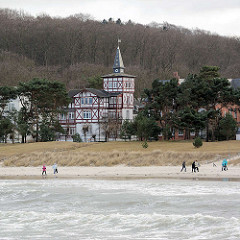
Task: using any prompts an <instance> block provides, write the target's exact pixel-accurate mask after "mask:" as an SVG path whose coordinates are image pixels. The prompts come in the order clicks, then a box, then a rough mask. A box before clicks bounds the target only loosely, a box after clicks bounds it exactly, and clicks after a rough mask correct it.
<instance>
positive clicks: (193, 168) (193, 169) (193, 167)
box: [192, 161, 196, 172]
mask: <svg viewBox="0 0 240 240" xmlns="http://www.w3.org/2000/svg"><path fill="white" fill-rule="evenodd" d="M193 171H194V172H196V169H195V161H193V163H192V172H193Z"/></svg>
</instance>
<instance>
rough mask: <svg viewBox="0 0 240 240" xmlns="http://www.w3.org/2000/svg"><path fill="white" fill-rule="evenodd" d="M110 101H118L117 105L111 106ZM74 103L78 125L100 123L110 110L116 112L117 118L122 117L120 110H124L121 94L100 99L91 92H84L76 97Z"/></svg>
mask: <svg viewBox="0 0 240 240" xmlns="http://www.w3.org/2000/svg"><path fill="white" fill-rule="evenodd" d="M83 93H84V94H83ZM89 98H91V100H89ZM86 99H87V100H86ZM110 99H116V103H115V104H110V102H109V101H110ZM113 101H114V100H113ZM119 101H120V102H119ZM118 102H119V103H118ZM74 103H75V118H76V124H80V123H99V121H100V120H101V119H102V117H105V116H106V114H108V112H109V111H108V110H110V109H112V110H114V111H116V114H117V116H119V115H121V112H120V110H118V109H121V108H122V95H121V94H120V95H119V96H117V97H99V96H97V95H95V94H93V93H91V92H90V91H82V92H80V93H79V94H77V95H76V96H74Z"/></svg>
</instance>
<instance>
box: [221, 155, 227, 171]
mask: <svg viewBox="0 0 240 240" xmlns="http://www.w3.org/2000/svg"><path fill="white" fill-rule="evenodd" d="M223 170H224V171H227V170H228V168H227V159H226V158H224V159H223V161H222V171H223Z"/></svg>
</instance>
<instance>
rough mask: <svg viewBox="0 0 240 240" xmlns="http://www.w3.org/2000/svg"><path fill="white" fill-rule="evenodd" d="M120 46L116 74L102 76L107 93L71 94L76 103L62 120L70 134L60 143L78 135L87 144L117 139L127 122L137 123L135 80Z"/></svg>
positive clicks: (76, 91)
mask: <svg viewBox="0 0 240 240" xmlns="http://www.w3.org/2000/svg"><path fill="white" fill-rule="evenodd" d="M124 70H125V67H124V64H123V60H122V56H121V52H120V48H119V46H118V48H117V51H116V55H115V59H114V64H113V73H111V74H108V75H104V76H102V78H103V89H102V90H99V89H94V88H84V89H74V90H70V91H69V97H70V98H71V99H72V102H71V104H70V105H69V107H68V109H67V114H62V115H61V116H60V124H61V125H62V127H63V128H64V129H65V132H66V134H65V135H60V137H59V138H60V140H72V136H73V135H75V134H76V133H78V134H80V137H81V139H82V140H83V141H106V140H107V139H108V140H113V139H116V138H117V137H118V135H119V129H120V126H121V124H122V122H123V121H124V120H127V119H128V120H132V119H133V102H134V96H133V94H134V89H135V84H134V80H135V76H132V75H129V74H126V73H125V71H124Z"/></svg>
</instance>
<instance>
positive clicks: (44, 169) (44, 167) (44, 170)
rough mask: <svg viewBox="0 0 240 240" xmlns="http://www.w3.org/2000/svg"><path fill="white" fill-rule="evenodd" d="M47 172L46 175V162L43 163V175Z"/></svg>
mask: <svg viewBox="0 0 240 240" xmlns="http://www.w3.org/2000/svg"><path fill="white" fill-rule="evenodd" d="M44 173H45V175H47V168H46V166H45V164H43V167H42V175H43V174H44Z"/></svg>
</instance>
